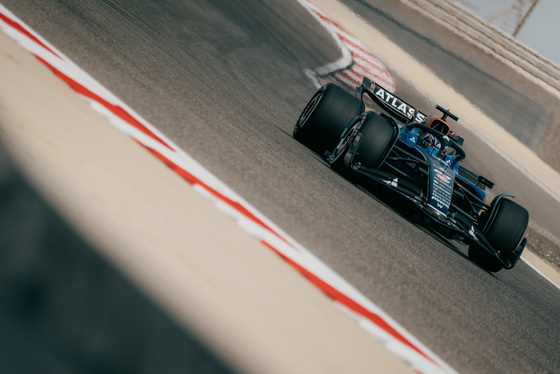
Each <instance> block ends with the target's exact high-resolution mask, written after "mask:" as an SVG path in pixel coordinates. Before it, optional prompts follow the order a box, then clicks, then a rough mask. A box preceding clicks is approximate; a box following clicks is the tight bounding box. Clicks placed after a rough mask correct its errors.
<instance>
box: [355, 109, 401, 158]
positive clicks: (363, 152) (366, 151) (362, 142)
mask: <svg viewBox="0 0 560 374" xmlns="http://www.w3.org/2000/svg"><path fill="white" fill-rule="evenodd" d="M398 131H399V130H398V128H397V125H394V124H392V123H390V122H389V121H388V120H387V119H386V118H385V117H383V116H381V115H379V114H377V113H374V112H367V114H366V116H365V117H364V120H363V124H362V128H361V130H360V139H359V145H358V147H357V149H356V152H355V154H354V157H353V160H352V163H354V164H355V163H360V164H361V165H363V166H365V167H368V168H371V169H377V168H378V167H379V166H380V165H381V163H383V160H384V159H385V156H387V153H388V152H389V151H390V148H391V146H392V145H393V143H394V141H395V138H396V137H397V135H398Z"/></svg>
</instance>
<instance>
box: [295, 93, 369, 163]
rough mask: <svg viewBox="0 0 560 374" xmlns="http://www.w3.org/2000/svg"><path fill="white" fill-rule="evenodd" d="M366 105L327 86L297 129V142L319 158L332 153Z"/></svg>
mask: <svg viewBox="0 0 560 374" xmlns="http://www.w3.org/2000/svg"><path fill="white" fill-rule="evenodd" d="M361 111H362V103H361V101H360V100H359V99H357V98H355V97H354V96H352V95H351V94H349V93H348V92H346V91H344V90H343V89H342V88H340V87H338V86H336V85H334V84H331V83H329V84H327V85H325V86H323V87H321V88H320V89H319V90H318V91H317V92H316V93H315V95H314V96H313V97H312V98H311V100H310V101H309V103H308V104H307V105H306V107H305V109H304V110H303V112H302V113H301V115H300V116H299V118H298V120H297V123H296V125H295V127H294V132H293V136H294V139H296V140H297V141H299V142H300V143H302V144H303V145H305V146H306V147H308V148H310V149H311V150H312V151H314V152H315V153H317V154H319V155H321V156H322V155H323V154H324V153H325V151H332V150H333V149H334V147H335V146H336V144H337V143H338V141H339V139H340V135H341V134H342V132H343V131H344V129H345V128H346V126H347V125H348V124H349V122H350V121H351V120H352V119H353V118H354V117H355V116H357V115H359V114H360V112H361Z"/></svg>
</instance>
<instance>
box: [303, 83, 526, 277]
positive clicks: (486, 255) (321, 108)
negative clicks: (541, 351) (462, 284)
mask: <svg viewBox="0 0 560 374" xmlns="http://www.w3.org/2000/svg"><path fill="white" fill-rule="evenodd" d="M368 98H369V99H370V100H371V101H373V103H375V104H376V105H377V106H378V107H379V108H381V109H382V110H380V112H381V113H376V112H374V111H370V110H366V105H365V100H368ZM368 102H370V101H368ZM436 108H437V109H438V110H439V111H441V112H442V115H441V117H436V116H426V115H425V114H424V113H422V112H420V111H419V110H418V109H416V108H414V107H412V106H410V105H409V104H407V103H406V102H405V101H403V100H402V99H400V98H398V97H396V96H395V95H393V94H392V93H390V92H388V91H387V90H386V89H384V88H383V87H381V86H380V85H378V84H376V83H374V82H372V81H371V80H370V79H368V78H364V79H363V81H362V84H361V86H360V87H357V88H356V95H355V96H353V95H351V94H349V93H348V92H346V91H344V90H343V89H342V88H340V87H338V86H336V85H334V84H327V85H325V86H323V87H321V88H320V89H319V91H317V93H316V94H315V95H314V96H313V97H312V98H311V100H310V101H309V103H308V104H307V106H306V107H305V109H304V110H303V112H302V113H301V115H300V117H299V119H298V120H297V123H296V125H295V127H294V131H293V136H294V138H295V139H296V140H297V141H299V142H300V143H302V144H303V145H305V146H306V147H308V148H310V149H311V150H312V151H314V152H316V153H317V154H319V155H321V156H322V157H323V158H324V159H325V160H326V161H327V163H328V164H330V166H331V167H332V168H333V169H334V170H337V171H338V172H340V173H342V174H343V175H345V176H347V177H349V179H351V180H352V181H354V182H355V183H357V184H360V185H362V186H364V187H365V185H367V184H374V185H377V186H380V185H382V186H384V187H383V188H388V189H390V190H391V191H394V192H396V194H395V196H399V197H404V198H405V200H406V201H408V203H409V205H410V207H411V208H412V209H409V210H408V212H409V215H411V216H413V215H414V217H411V218H419V219H420V221H421V222H423V223H424V224H425V225H427V226H428V227H429V228H431V229H432V230H434V231H436V232H437V233H439V234H440V235H442V236H443V237H445V238H447V239H453V240H457V241H460V242H462V243H465V244H467V245H469V250H468V256H469V258H470V259H471V260H472V261H473V262H475V263H476V264H478V265H479V266H480V267H482V268H483V269H485V270H487V271H490V272H497V271H499V270H501V269H503V268H505V269H511V268H513V267H514V266H515V264H516V263H517V261H518V260H519V258H520V257H521V253H522V251H523V249H524V248H525V245H526V244H527V238H526V237H525V230H526V229H527V225H528V223H529V213H528V212H527V210H526V209H525V208H523V207H522V206H521V205H519V204H517V203H515V202H513V201H512V200H511V199H510V198H508V197H513V195H510V194H501V195H498V196H496V197H495V198H494V199H493V200H492V202H491V203H490V204H489V205H488V204H487V203H486V200H487V194H486V188H489V189H491V188H492V187H493V186H494V184H493V183H492V182H491V181H489V180H488V179H486V178H484V177H483V176H479V175H476V174H475V173H473V172H471V171H469V170H467V169H466V168H464V167H462V166H461V165H459V163H460V161H461V160H463V159H464V158H465V157H466V155H465V152H464V151H463V149H462V147H461V146H462V145H463V138H461V137H460V136H458V135H457V134H455V133H453V132H452V131H451V130H450V127H449V124H448V123H447V122H446V120H447V117H450V118H452V119H453V120H455V121H457V120H458V118H457V116H455V115H454V114H453V113H451V112H450V111H449V110H448V109H444V108H442V107H441V106H439V105H437V106H436ZM400 200H402V199H400Z"/></svg>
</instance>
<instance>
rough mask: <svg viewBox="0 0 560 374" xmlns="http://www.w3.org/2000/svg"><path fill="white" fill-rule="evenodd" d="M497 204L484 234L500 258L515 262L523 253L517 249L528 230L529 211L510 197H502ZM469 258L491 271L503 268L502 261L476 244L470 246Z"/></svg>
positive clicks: (507, 261)
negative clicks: (509, 198)
mask: <svg viewBox="0 0 560 374" xmlns="http://www.w3.org/2000/svg"><path fill="white" fill-rule="evenodd" d="M495 204H496V208H495V209H496V210H495V213H494V214H493V215H492V216H491V217H490V219H489V221H488V222H487V223H486V228H485V230H484V234H485V236H486V239H487V240H488V242H489V243H490V244H491V245H492V248H494V249H495V250H496V251H498V253H499V256H500V258H501V259H502V260H503V261H504V262H506V263H513V262H514V261H516V260H517V259H516V256H517V257H518V256H520V255H521V254H520V253H517V252H516V250H517V248H518V247H519V245H520V244H521V241H522V240H523V237H524V235H525V230H527V225H528V224H529V212H527V210H526V209H525V208H523V207H522V206H521V205H519V204H517V203H515V202H513V201H511V200H508V199H500V200H499V201H497V202H496V203H495ZM469 258H471V259H472V260H473V261H474V262H476V263H477V264H478V265H480V266H481V267H482V268H484V269H486V270H488V271H491V272H497V271H499V270H501V269H502V268H503V265H502V263H501V262H500V261H499V260H498V259H497V258H496V257H495V256H493V255H492V254H490V253H488V252H487V251H486V250H485V249H484V248H481V247H480V246H478V245H476V244H473V245H471V246H470V247H469Z"/></svg>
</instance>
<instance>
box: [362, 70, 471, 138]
mask: <svg viewBox="0 0 560 374" xmlns="http://www.w3.org/2000/svg"><path fill="white" fill-rule="evenodd" d="M357 90H358V95H359V96H360V98H361V99H362V102H363V94H364V93H365V94H366V95H367V96H368V97H369V98H370V99H371V100H373V102H374V103H376V104H377V105H379V106H380V107H381V108H384V109H386V110H387V111H388V112H389V113H390V114H392V115H394V116H395V117H397V118H398V119H400V120H401V121H402V122H404V123H405V124H407V125H408V124H410V123H412V122H420V123H422V122H423V121H424V119H425V118H426V117H427V115H426V114H424V113H422V112H421V111H419V110H418V109H416V108H415V107H413V106H412V105H410V104H408V103H407V102H406V101H404V100H403V99H401V98H399V97H397V96H395V95H394V94H392V93H391V92H389V91H388V90H386V89H385V88H383V87H382V86H381V85H379V84H378V83H375V82H373V81H372V80H371V79H369V78H367V77H364V79H363V80H362V85H361V86H360V87H357ZM448 135H449V138H450V139H452V140H453V141H455V142H456V143H457V144H459V145H463V138H462V137H460V136H459V135H457V134H455V133H454V132H450V133H449V134H448Z"/></svg>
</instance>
